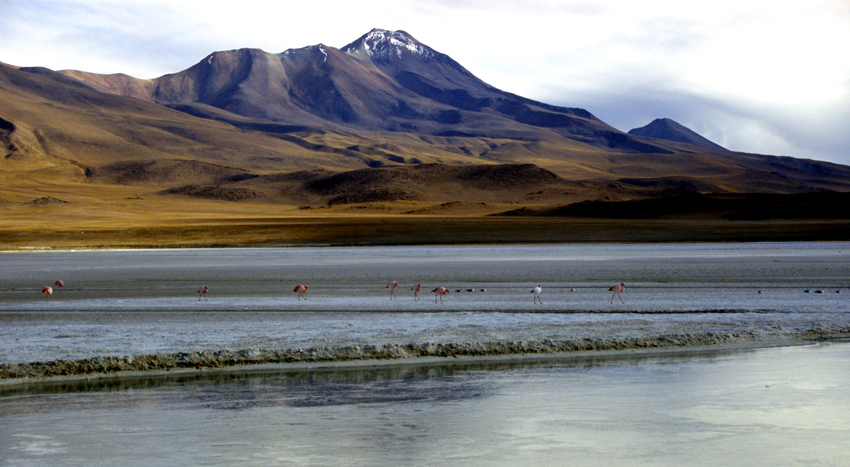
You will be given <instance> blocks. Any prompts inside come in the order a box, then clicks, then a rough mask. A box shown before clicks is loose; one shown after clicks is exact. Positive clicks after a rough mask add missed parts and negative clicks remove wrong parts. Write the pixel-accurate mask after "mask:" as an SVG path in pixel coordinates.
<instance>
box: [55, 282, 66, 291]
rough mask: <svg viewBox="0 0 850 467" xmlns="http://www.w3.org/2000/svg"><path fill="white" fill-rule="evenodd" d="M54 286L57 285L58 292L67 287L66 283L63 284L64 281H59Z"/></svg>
mask: <svg viewBox="0 0 850 467" xmlns="http://www.w3.org/2000/svg"><path fill="white" fill-rule="evenodd" d="M53 285H55V286H56V291H57V292H58V291H60V290H62V287H65V283H64V282H62V279H59V280H58V281H56V282H54V283H53Z"/></svg>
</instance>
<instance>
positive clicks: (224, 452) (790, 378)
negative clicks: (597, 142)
mask: <svg viewBox="0 0 850 467" xmlns="http://www.w3.org/2000/svg"><path fill="white" fill-rule="evenodd" d="M0 264H2V267H0V364H2V363H26V362H35V361H50V360H57V359H82V358H91V357H96V356H104V355H109V356H123V355H145V354H153V353H168V352H200V351H214V350H221V349H226V350H234V351H239V350H251V349H280V348H295V347H298V348H301V347H310V346H345V345H368V344H385V343H398V344H404V343H411V342H412V343H423V342H442V343H452V342H470V341H473V342H474V341H506V340H507V341H511V340H541V339H556V340H557V339H588V340H595V339H596V340H598V339H605V338H609V337H618V338H642V337H652V336H659V335H680V334H688V333H692V334H700V333H703V334H704V333H708V332H718V333H750V334H752V335H753V336H756V337H759V336H762V337H763V336H768V337H770V336H777V337H779V338H783V337H794V336H796V335H798V334H800V333H804V332H807V331H812V330H814V331H816V332H827V333H828V332H830V331H831V330H836V329H838V330H846V329H847V326H848V325H850V290H848V287H850V243H841V242H838V243H836V242H824V243H758V244H678V245H519V246H448V247H429V246H422V247H386V248H377V247H364V248H359V247H353V248H267V249H224V250H141V251H60V252H39V253H2V254H0ZM57 279H62V280H64V281H65V284H66V285H65V287H63V288H62V289H61V290H57V291H56V292H55V293H54V294H53V295H52V296H51V297H50V298H49V300H48V299H47V298H46V297H44V296H43V295H41V293H40V290H41V286H42V285H50V284H52V283H53V282H54V281H55V280H57ZM390 280H396V281H399V283H400V287H399V289H397V290H396V291H395V294H396V295H397V299H394V300H393V299H391V297H390V294H389V290H388V289H387V288H386V287H385V286H386V284H387V282H388V281H390ZM621 281H622V282H625V283H626V291H625V292H624V293H623V294H622V299H623V301H622V302H621V301H620V300H618V299H617V298H616V297H612V295H611V293H610V292H608V291H607V289H608V287H610V286H611V285H614V284H616V283H619V282H621ZM298 283H305V284H308V285H309V287H310V288H309V291H308V293H307V300H306V301H303V300H301V301H299V300H298V297H297V296H296V294H294V293H293V292H292V288H293V287H294V285H295V284H298ZM415 283H421V284H422V288H423V292H420V294H419V295H420V296H421V297H422V300H418V301H417V300H414V296H413V293H412V292H411V291H410V286H411V285H412V284H415ZM204 284H206V285H208V286H209V288H210V293H209V295H208V297H206V300H199V297H198V295H197V293H196V290H197V289H198V287H200V286H201V285H204ZM538 284H539V285H541V286H542V288H543V293H542V294H541V299H542V301H543V303H542V304H536V303H533V301H532V298H533V297H532V295H531V294H530V293H529V292H530V290H531V288H532V287H534V286H536V285H538ZM438 285H442V286H445V287H448V288H449V289H450V290H451V293H450V294H449V295H447V296H444V297H443V303H442V304H441V303H439V302H435V297H434V296H433V295H431V294H430V293H429V292H428V291H430V290H431V288H433V287H436V286H438ZM470 289H471V290H472V291H471V292H470V291H468V290H470ZM482 289H483V290H482ZM458 290H460V291H458ZM807 291H808V292H807ZM612 299H613V300H612ZM848 357H850V344H846V343H831V344H818V345H807V346H792V347H779V348H766V349H759V350H749V351H741V350H738V351H730V350H721V349H715V350H705V349H688V348H679V349H677V353H669V349H668V350H667V351H665V352H663V353H654V354H653V353H650V354H641V355H631V356H629V355H620V356H616V357H612V356H605V355H602V354H600V355H599V356H597V357H593V356H590V357H586V356H583V357H577V356H574V357H571V358H567V359H565V360H547V361H509V362H501V363H499V362H466V361H446V362H441V363H438V364H427V365H426V364H416V363H413V364H411V363H409V362H408V363H405V364H398V363H393V364H391V365H384V366H378V367H352V368H335V369H329V368H314V369H312V370H304V369H299V370H297V371H296V370H291V371H289V370H281V371H268V372H265V373H258V372H254V373H238V372H237V373H229V374H218V375H211V374H208V373H209V372H206V371H199V372H198V373H197V374H194V375H183V376H169V377H165V376H156V377H146V378H139V379H120V380H115V379H111V380H105V381H100V382H97V381H89V382H81V383H62V384H46V385H18V386H8V387H4V388H2V389H0V465H10V466H11V465H15V466H18V465H87V466H89V465H120V464H124V465H340V464H345V465H671V466H672V465H676V466H679V465H697V464H698V465H765V466H768V465H769V466H775V465H845V463H846V460H845V459H844V457H846V456H844V457H842V454H843V453H844V451H845V446H846V440H847V439H850V427H848V420H850V398H848V397H847V396H846V388H847V387H848V383H850V381H848V380H849V379H850V371H848V368H850V367H848V365H847V361H848Z"/></svg>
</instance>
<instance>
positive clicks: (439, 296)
mask: <svg viewBox="0 0 850 467" xmlns="http://www.w3.org/2000/svg"><path fill="white" fill-rule="evenodd" d="M53 285H55V286H56V289H57V290H60V289H61V288H62V287H65V283H64V282H63V281H62V279H59V280H57V281H56V282H54V283H53ZM386 288H388V289H390V300H395V299H397V298H398V297H396V296H395V289H397V288H398V281H390V282H389V283H387V287H386ZM209 290H210V288H209V287H207V286H206V285H203V286H201V288H199V289H198V301H201V300H206V299H207V292H209ZM410 290H412V291H413V299H414V300H421V299H420V298H419V292H420V291H421V290H422V284H416V285H414V286H412V287H411V288H410ZM469 290H472V289H469ZM481 290H482V291H483V290H486V289H481ZM573 290H575V289H573ZM625 290H626V284H624V283H622V282H620V283H619V284H617V285H615V286H612V287H611V288H609V289H608V291H609V292H614V294H613V295H611V303H614V297H615V296H616V297H617V298H619V299H620V301H621V302H623V304H625V303H626V302H624V301H623V297H621V296H620V294H621V293H622V292H623V291H625ZM292 291H293V292H294V293H297V294H298V301H299V302H300V301H301V300H302V299H304V300H307V297H305V296H304V294H305V293H307V286H306V285H304V284H298V285H296V286H295V288H294V289H292ZM458 291H460V289H458ZM542 292H543V286H541V285H538V286H537V287H534V288H533V289H531V293H533V294H534V300H533V303H535V304H537V303H539V304H541V305H542V304H543V301H542V300H541V299H540V294H541V293H542ZM41 293H43V294H44V295H45V296H46V297H47V300H50V296H51V295H53V287H50V286H49V285H45V286H44V287H42V289H41ZM431 293H433V294H434V303H437V302H438V301H439V302H440V303H441V304H442V303H443V295H448V294H449V289H447V288H445V287H443V286H440V287H437V288H435V289H434V290H432V291H431Z"/></svg>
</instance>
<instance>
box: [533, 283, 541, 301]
mask: <svg viewBox="0 0 850 467" xmlns="http://www.w3.org/2000/svg"><path fill="white" fill-rule="evenodd" d="M540 292H543V287H541V286H539V285H538V286H537V287H535V288H533V289H531V293H533V294H534V303H537V302H540V304H541V305H542V304H543V300H540Z"/></svg>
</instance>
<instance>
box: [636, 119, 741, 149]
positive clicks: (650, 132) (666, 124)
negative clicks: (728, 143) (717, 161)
mask: <svg viewBox="0 0 850 467" xmlns="http://www.w3.org/2000/svg"><path fill="white" fill-rule="evenodd" d="M629 134H630V135H632V136H642V137H644V138H655V139H663V140H667V141H676V142H679V143H688V144H690V145H692V146H697V147H700V148H705V149H711V150H713V151H726V148H724V147H722V146H720V145H719V144H715V143H713V142H711V141H709V140H708V139H706V138H704V137H702V136H700V135H699V134H697V133H696V132H694V131H693V130H691V129H689V128H687V127H685V126H682V125H680V124H679V123H677V122H675V121H673V120H670V119H669V118H658V119H655V120H653V121H652V122H650V123H649V125H646V126H644V127H640V128H635V129H633V130H630V131H629Z"/></svg>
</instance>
